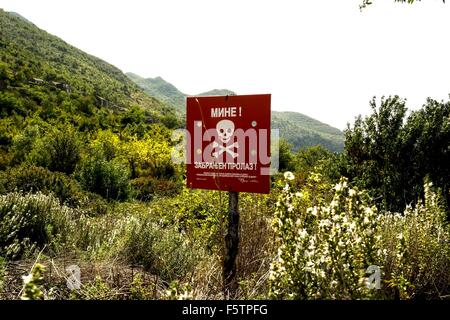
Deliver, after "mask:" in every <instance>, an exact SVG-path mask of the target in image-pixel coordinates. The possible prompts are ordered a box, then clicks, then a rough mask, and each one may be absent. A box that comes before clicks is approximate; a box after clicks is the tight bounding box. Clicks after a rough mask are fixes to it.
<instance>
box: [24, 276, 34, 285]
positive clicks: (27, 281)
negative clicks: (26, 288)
mask: <svg viewBox="0 0 450 320" xmlns="http://www.w3.org/2000/svg"><path fill="white" fill-rule="evenodd" d="M31 279H33V275H32V274H29V275H27V276H22V280H23V283H24V284H28V283H29V282H30V281H31Z"/></svg>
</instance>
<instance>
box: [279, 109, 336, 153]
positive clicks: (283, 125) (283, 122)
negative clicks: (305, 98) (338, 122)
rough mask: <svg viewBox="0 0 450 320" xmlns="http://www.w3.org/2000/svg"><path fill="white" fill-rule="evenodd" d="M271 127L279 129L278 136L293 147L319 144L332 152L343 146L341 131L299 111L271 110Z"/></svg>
mask: <svg viewBox="0 0 450 320" xmlns="http://www.w3.org/2000/svg"><path fill="white" fill-rule="evenodd" d="M272 128H277V129H279V130H280V137H281V138H283V139H286V140H287V141H288V142H290V143H291V144H292V145H293V146H294V149H295V150H297V149H299V148H303V147H310V146H314V145H321V146H323V147H325V148H327V149H329V150H331V151H333V152H340V151H342V149H343V147H344V136H343V133H342V131H340V130H339V129H336V128H334V127H332V126H330V125H328V124H325V123H323V122H320V121H318V120H316V119H313V118H310V117H308V116H306V115H304V114H301V113H299V112H279V111H272Z"/></svg>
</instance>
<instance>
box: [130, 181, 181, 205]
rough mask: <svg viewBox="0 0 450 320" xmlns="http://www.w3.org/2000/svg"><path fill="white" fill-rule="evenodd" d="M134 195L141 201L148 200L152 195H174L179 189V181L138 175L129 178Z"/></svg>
mask: <svg viewBox="0 0 450 320" xmlns="http://www.w3.org/2000/svg"><path fill="white" fill-rule="evenodd" d="M131 185H132V187H133V190H134V193H135V197H136V199H138V200H141V201H149V200H151V199H152V198H153V196H154V195H157V196H174V195H175V194H177V193H178V192H179V191H180V189H181V185H180V183H177V182H175V181H172V180H166V179H156V178H154V177H148V176H147V177H139V178H136V179H133V180H131Z"/></svg>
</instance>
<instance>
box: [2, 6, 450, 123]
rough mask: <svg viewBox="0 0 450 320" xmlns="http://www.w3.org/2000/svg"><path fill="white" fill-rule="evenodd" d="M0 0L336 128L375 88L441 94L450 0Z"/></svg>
mask: <svg viewBox="0 0 450 320" xmlns="http://www.w3.org/2000/svg"><path fill="white" fill-rule="evenodd" d="M361 2H362V0H339V1H337V0H320V1H317V0H293V1H283V0H273V1H264V0H226V1H225V0H223V1H219V0H189V1H187V0H178V1H176V0H153V1H150V0H147V1H138V0H127V1H112V0H104V1H100V0H96V1H94V0H77V1H56V0H54V1H51V0H40V1H32V0H29V1H25V0H0V8H3V9H4V10H6V11H16V12H18V13H20V14H21V15H23V16H24V17H26V18H27V19H29V20H31V21H32V22H33V23H34V24H36V25H37V26H38V27H40V28H42V29H44V30H46V31H48V32H50V33H52V34H54V35H57V36H59V37H61V38H62V39H63V40H65V41H67V42H68V43H70V44H72V45H74V46H76V47H78V48H80V49H82V50H84V51H87V52H88V53H90V54H93V55H95V56H97V57H99V58H102V59H104V60H106V61H108V62H110V63H112V64H113V65H115V66H117V67H118V68H120V69H121V70H123V71H124V72H128V71H131V72H134V73H137V74H139V75H142V76H144V77H156V76H161V77H163V78H164V79H165V80H167V81H169V82H171V83H172V84H174V85H175V86H176V87H177V88H178V89H180V90H181V91H183V92H185V93H188V94H195V93H200V92H202V91H207V90H211V89H215V88H217V89H224V88H226V89H230V90H233V91H235V92H237V93H238V94H251V93H272V108H273V109H274V110H291V111H298V112H301V113H304V114H306V115H308V116H311V117H313V118H316V119H318V120H320V121H323V122H325V123H328V124H331V125H333V126H336V127H338V128H340V129H343V128H344V127H345V125H346V123H347V122H348V121H352V120H353V119H354V117H355V116H356V115H358V114H361V113H362V114H367V113H368V112H369V104H368V102H369V100H370V99H371V98H372V96H374V95H376V96H381V95H386V96H388V95H392V94H398V95H400V96H401V97H404V98H407V99H408V107H409V108H411V109H414V108H418V107H420V106H421V105H422V104H423V103H424V102H425V99H426V97H432V98H435V99H438V100H441V99H444V100H447V99H448V94H449V93H450V4H443V3H442V0H423V1H422V2H417V3H415V4H413V5H407V4H399V3H394V1H393V0H374V4H373V5H372V6H370V7H368V8H366V9H365V10H363V12H360V11H359V4H360V3H361Z"/></svg>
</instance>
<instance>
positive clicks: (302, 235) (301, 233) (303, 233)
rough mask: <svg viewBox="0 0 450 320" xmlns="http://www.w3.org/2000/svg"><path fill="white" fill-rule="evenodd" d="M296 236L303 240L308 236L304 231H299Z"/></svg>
mask: <svg viewBox="0 0 450 320" xmlns="http://www.w3.org/2000/svg"><path fill="white" fill-rule="evenodd" d="M298 235H299V236H300V238H301V239H303V238H305V237H306V236H307V235H308V232H307V231H306V230H305V229H300V230H299V232H298Z"/></svg>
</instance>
